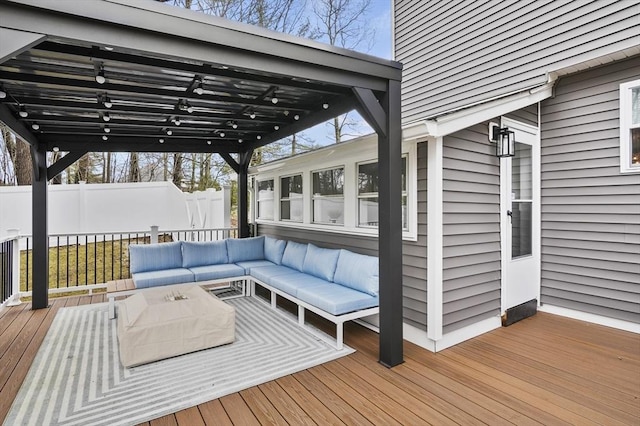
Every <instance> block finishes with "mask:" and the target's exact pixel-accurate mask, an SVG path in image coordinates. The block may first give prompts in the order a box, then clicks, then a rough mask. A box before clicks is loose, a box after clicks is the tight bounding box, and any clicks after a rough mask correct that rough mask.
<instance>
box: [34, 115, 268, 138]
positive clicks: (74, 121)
mask: <svg viewBox="0 0 640 426" xmlns="http://www.w3.org/2000/svg"><path fill="white" fill-rule="evenodd" d="M109 116H111V114H109ZM188 119H189V117H188V116H186V115H180V120H182V121H187V120H188ZM22 121H24V122H28V123H34V122H37V123H38V124H40V125H41V127H42V124H51V125H54V126H68V127H69V129H68V130H71V128H72V127H73V126H76V129H75V130H74V133H75V131H77V130H79V128H82V127H85V128H88V127H92V126H93V127H95V128H101V127H104V126H109V127H110V128H111V129H114V128H117V127H120V128H134V129H142V130H146V129H155V130H162V129H165V128H167V129H171V130H172V131H176V132H180V131H183V132H188V131H189V130H196V131H197V130H202V131H207V132H217V131H223V132H225V133H227V132H228V133H231V134H232V133H242V132H249V133H253V132H267V131H270V130H271V129H268V128H266V127H265V128H260V127H248V128H240V127H239V126H238V128H237V129H233V128H232V127H230V126H228V125H227V123H221V124H220V125H218V126H215V125H210V124H199V123H198V124H194V123H190V124H188V125H185V126H176V125H175V124H173V123H171V122H167V121H152V120H127V119H121V118H120V119H118V118H110V120H109V121H104V119H102V118H100V117H95V118H92V117H86V116H85V117H62V116H49V115H36V114H31V115H29V117H28V118H25V119H22ZM43 130H45V129H44V128H43ZM63 130H64V129H63ZM158 135H160V132H158ZM147 136H148V133H147ZM203 137H204V136H203ZM212 137H213V135H212Z"/></svg>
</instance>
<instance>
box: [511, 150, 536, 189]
mask: <svg viewBox="0 0 640 426" xmlns="http://www.w3.org/2000/svg"><path fill="white" fill-rule="evenodd" d="M531 181H532V170H531V145H527V144H524V143H518V142H516V156H515V157H513V158H512V163H511V182H512V187H511V188H512V189H511V199H512V200H531V198H532V193H531V183H532V182H531Z"/></svg>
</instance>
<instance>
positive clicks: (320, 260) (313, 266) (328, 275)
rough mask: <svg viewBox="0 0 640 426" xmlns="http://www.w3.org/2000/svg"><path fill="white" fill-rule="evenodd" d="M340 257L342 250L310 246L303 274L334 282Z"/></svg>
mask: <svg viewBox="0 0 640 426" xmlns="http://www.w3.org/2000/svg"><path fill="white" fill-rule="evenodd" d="M339 255H340V250H332V249H325V248H320V247H316V246H314V245H313V244H309V246H308V247H307V254H306V256H305V258H304V264H303V265H302V272H305V273H307V274H311V275H313V276H314V277H318V278H322V279H323V280H327V281H333V275H334V274H335V272H336V265H337V264H338V256H339Z"/></svg>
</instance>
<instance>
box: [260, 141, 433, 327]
mask: <svg viewBox="0 0 640 426" xmlns="http://www.w3.org/2000/svg"><path fill="white" fill-rule="evenodd" d="M417 157H418V158H417V164H418V170H417V179H418V180H417V196H418V208H417V214H418V240H417V241H415V242H413V241H404V242H403V247H402V250H403V256H402V259H403V267H402V268H403V269H402V273H403V283H402V292H403V306H404V312H403V316H404V322H405V323H407V324H410V325H412V326H414V327H417V328H419V329H422V330H426V328H427V145H426V143H420V144H418V149H417ZM258 233H259V234H260V235H269V236H273V237H276V238H281V239H285V240H294V241H298V242H303V243H312V244H315V245H317V246H319V247H328V248H343V249H346V250H351V251H354V252H357V253H362V254H368V255H372V256H377V254H378V239H377V238H372V237H365V236H358V235H352V234H340V233H328V232H322V231H314V230H308V229H296V228H291V227H283V226H277V225H271V224H260V225H259V226H258Z"/></svg>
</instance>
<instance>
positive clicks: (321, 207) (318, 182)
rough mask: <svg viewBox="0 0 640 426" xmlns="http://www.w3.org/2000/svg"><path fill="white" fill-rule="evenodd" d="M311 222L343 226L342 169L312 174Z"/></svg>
mask: <svg viewBox="0 0 640 426" xmlns="http://www.w3.org/2000/svg"><path fill="white" fill-rule="evenodd" d="M313 221H314V222H315V223H327V224H333V225H343V224H344V167H340V168H336V169H328V170H321V171H318V172H313Z"/></svg>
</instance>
